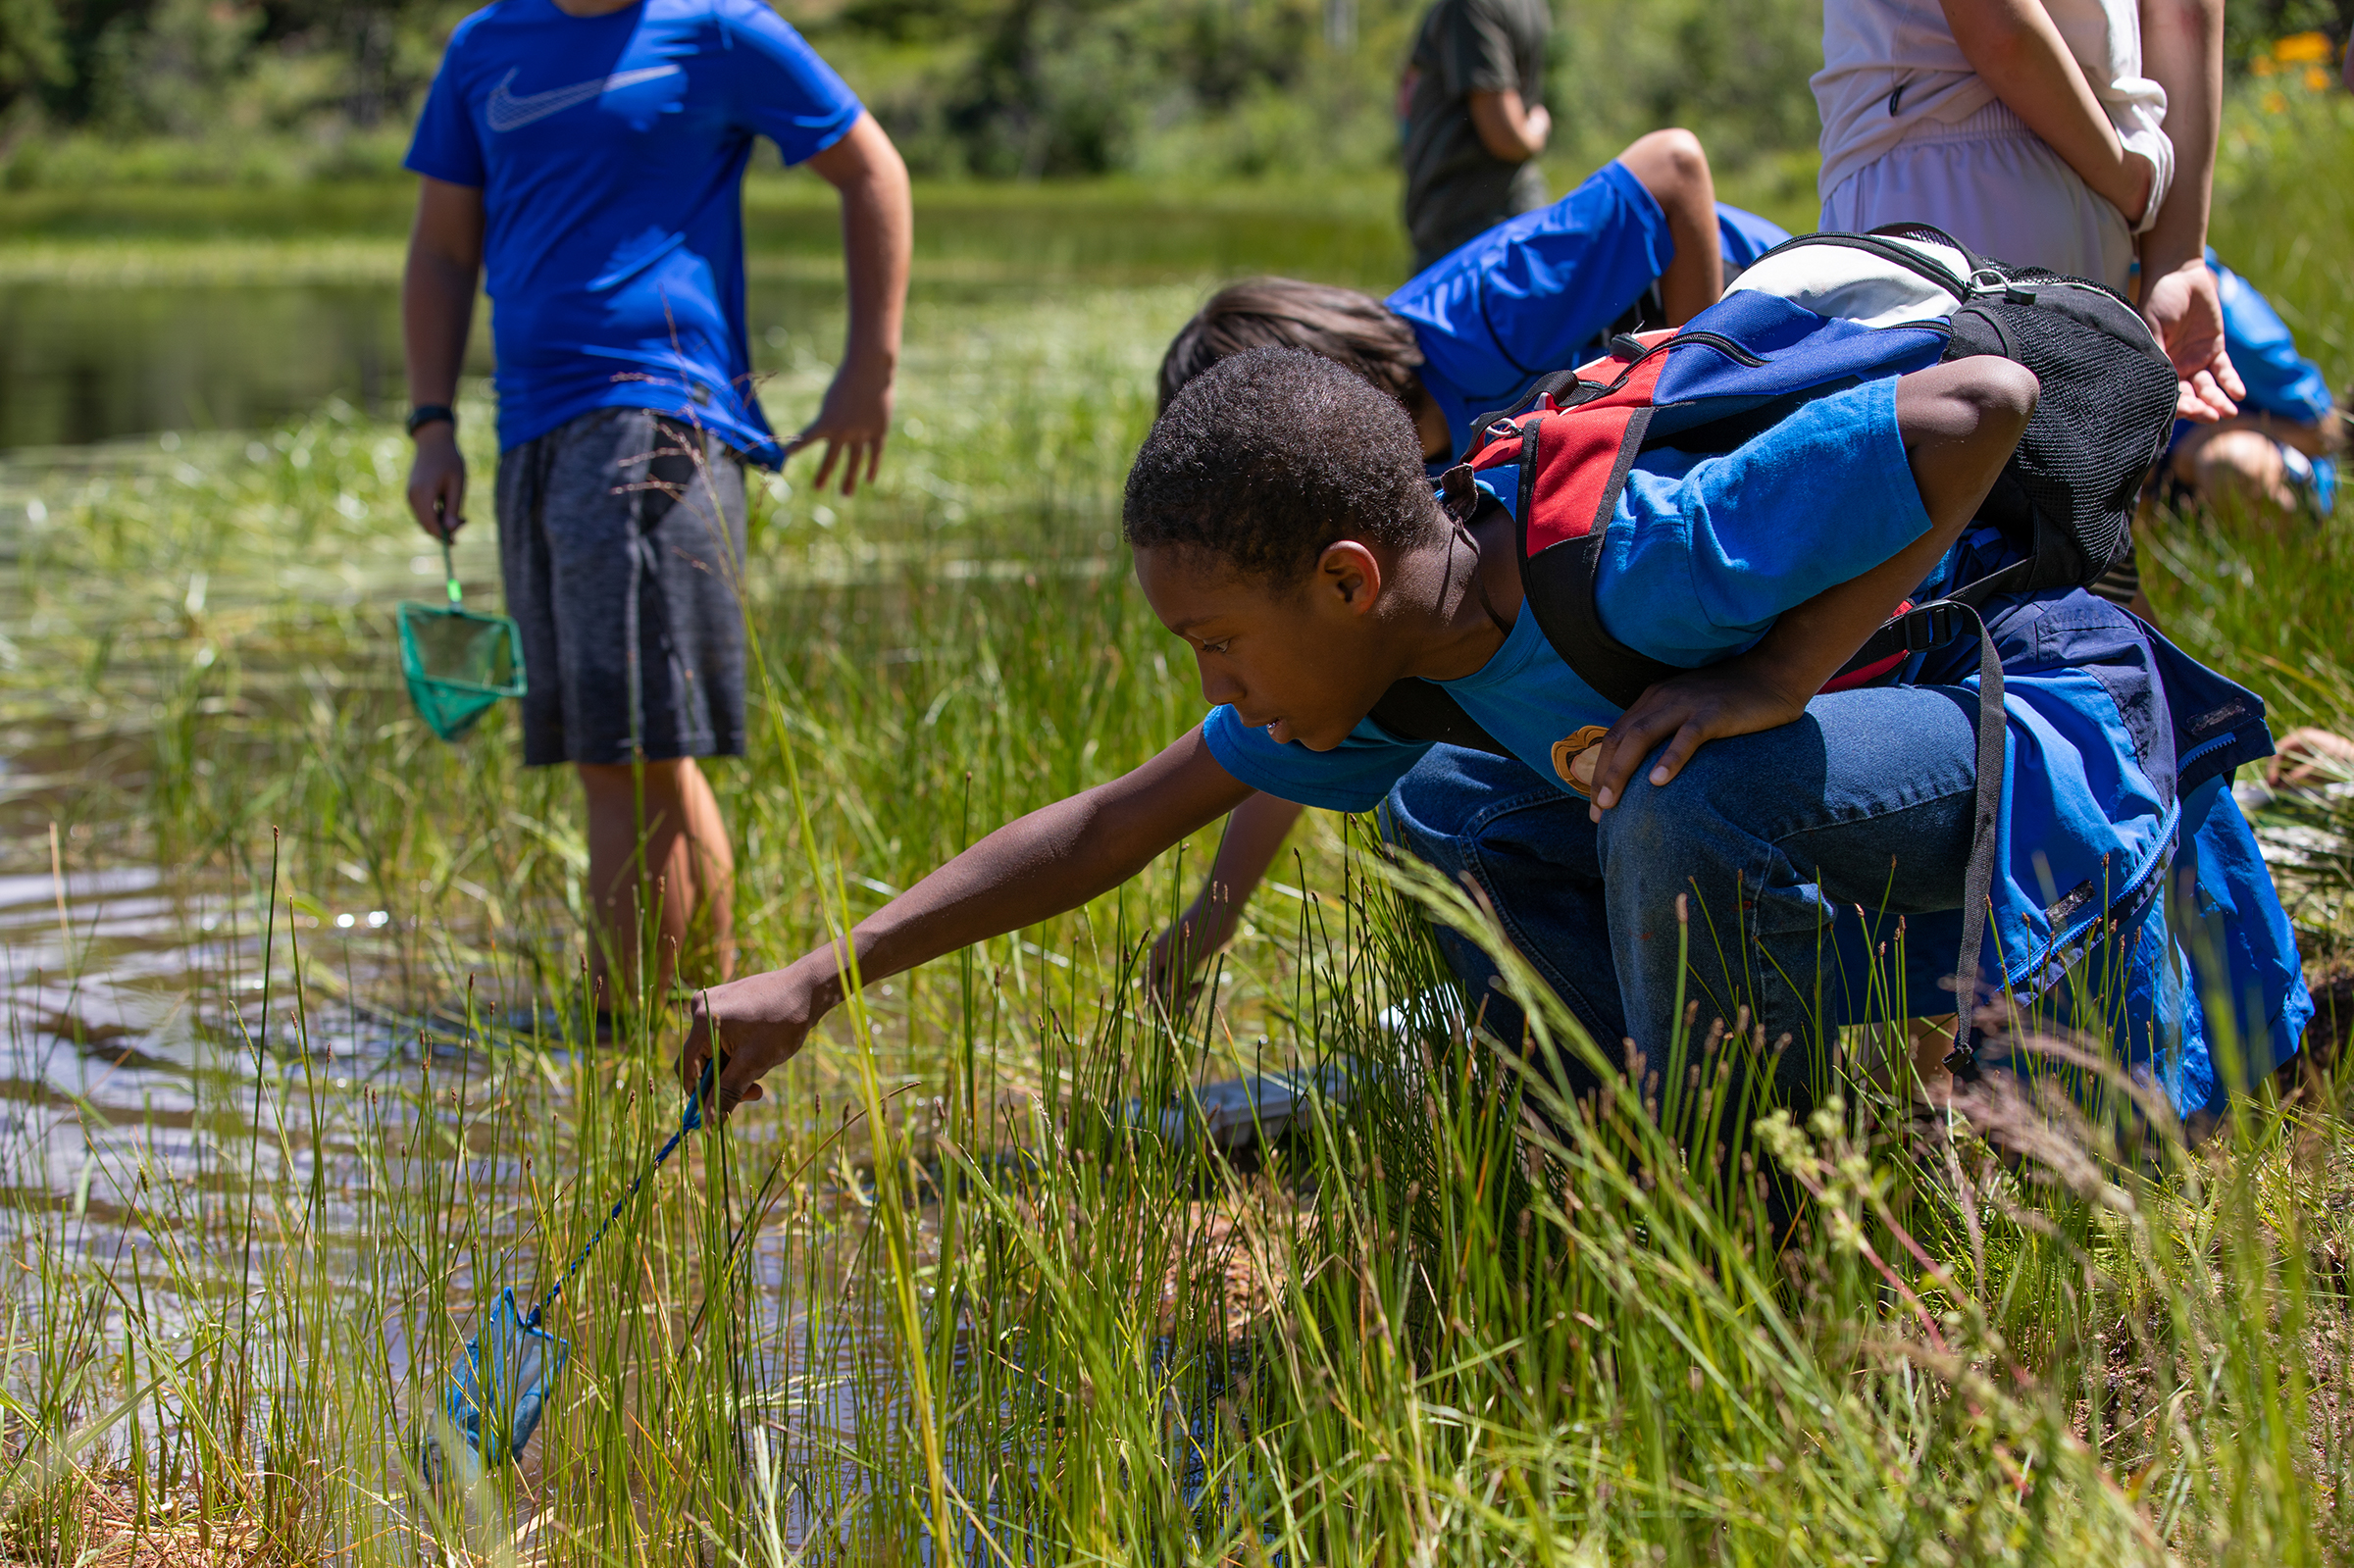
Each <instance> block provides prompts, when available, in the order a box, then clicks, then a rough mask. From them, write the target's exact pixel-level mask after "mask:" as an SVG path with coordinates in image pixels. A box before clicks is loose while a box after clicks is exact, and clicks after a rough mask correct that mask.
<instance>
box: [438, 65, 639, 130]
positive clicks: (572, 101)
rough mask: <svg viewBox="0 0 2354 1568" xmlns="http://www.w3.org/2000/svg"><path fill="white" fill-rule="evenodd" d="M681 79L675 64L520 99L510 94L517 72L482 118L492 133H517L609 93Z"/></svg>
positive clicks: (505, 79) (493, 96) (492, 96)
mask: <svg viewBox="0 0 2354 1568" xmlns="http://www.w3.org/2000/svg"><path fill="white" fill-rule="evenodd" d="M679 75H682V71H681V68H680V67H679V66H678V64H677V63H676V62H673V63H672V64H670V65H666V66H646V67H643V68H642V69H640V70H637V71H617V72H615V73H614V74H613V75H612V76H600V77H598V78H597V79H596V80H594V81H576V82H574V83H573V84H572V85H571V86H569V87H550V88H549V89H548V90H547V91H545V92H533V93H525V94H524V95H523V96H521V97H517V96H516V95H515V94H514V93H511V92H509V91H508V90H507V88H508V87H509V86H511V85H512V84H513V83H514V80H515V77H516V76H517V73H516V72H513V71H510V72H508V73H507V74H506V76H504V77H503V78H502V79H501V80H500V81H499V84H498V85H497V86H495V87H493V88H491V89H490V101H489V103H487V104H486V105H485V106H484V109H483V118H484V119H485V120H486V121H488V122H489V123H490V128H491V129H492V130H517V129H520V128H522V127H523V126H528V125H530V124H531V123H532V122H533V121H535V120H545V119H546V118H547V117H548V116H549V115H560V114H562V113H563V112H564V111H565V110H567V109H575V108H578V107H579V106H580V105H582V104H585V103H588V102H589V101H591V100H592V99H596V98H601V97H603V96H604V95H605V94H606V93H608V92H619V91H620V90H621V89H622V88H624V87H635V86H637V85H638V84H639V83H640V82H641V81H659V80H661V79H662V78H663V77H664V76H679Z"/></svg>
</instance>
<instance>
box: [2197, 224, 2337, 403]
mask: <svg viewBox="0 0 2354 1568" xmlns="http://www.w3.org/2000/svg"><path fill="white" fill-rule="evenodd" d="M2207 265H2208V267H2209V268H2210V269H2211V270H2213V272H2214V273H2215V281H2216V288H2217V291H2218V292H2219V293H2220V294H2221V295H2222V297H2223V304H2224V347H2225V348H2226V350H2228V351H2229V353H2230V355H2231V365H2232V368H2233V369H2235V370H2237V371H2238V372H2239V375H2240V379H2242V380H2244V381H2246V382H2247V383H2248V395H2247V396H2246V397H2245V398H2243V399H2241V402H2242V403H2243V404H2244V405H2245V406H2247V407H2250V408H2253V409H2255V410H2256V411H2257V412H2258V413H2262V414H2270V415H2272V416H2273V417H2274V418H2275V419H2284V420H2293V421H2295V422H2296V423H2297V424H2299V425H2319V424H2320V423H2321V422H2322V421H2323V420H2325V419H2327V418H2328V417H2329V409H2330V401H2329V381H2328V378H2327V377H2325V376H2323V375H2322V368H2321V367H2320V366H2319V365H2316V364H2315V363H2314V362H2313V361H2311V360H2309V359H2307V358H2306V357H2305V356H2304V355H2302V354H2300V353H2298V352H2297V344H2296V339H2295V338H2293V337H2292V336H2290V335H2289V330H2288V324H2287V323H2286V322H2284V321H2282V320H2281V319H2280V314H2279V312H2277V311H2276V310H2274V309H2273V305H2272V301H2270V300H2268V299H2266V298H2265V297H2264V296H2263V295H2262V294H2260V293H2258V292H2257V291H2256V289H2255V286H2254V285H2253V284H2251V283H2250V282H2249V281H2248V280H2247V279H2246V278H2242V277H2240V276H2239V275H2238V274H2237V273H2235V272H2233V271H2232V270H2231V269H2230V268H2228V267H2226V266H2225V265H2224V264H2223V263H2222V262H2220V261H2218V260H2216V257H2215V252H2214V251H2212V250H2210V251H2209V252H2208V253H2207Z"/></svg>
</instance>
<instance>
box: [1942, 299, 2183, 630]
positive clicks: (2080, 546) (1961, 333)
mask: <svg viewBox="0 0 2354 1568" xmlns="http://www.w3.org/2000/svg"><path fill="white" fill-rule="evenodd" d="M2005 271H2006V272H2009V273H2011V275H2012V278H2011V281H2010V284H2009V286H2008V287H2007V288H2005V289H2004V290H2003V291H2002V292H2000V293H1993V294H1983V295H1979V296H1977V297H1975V298H1973V299H1972V300H1971V301H1970V303H1969V304H1968V305H1965V306H1964V307H1962V308H1961V309H1960V310H1958V311H1956V312H1955V313H1954V316H1953V325H1954V341H1953V346H1952V347H1951V348H1950V349H1949V350H1948V351H1947V358H1949V359H1959V358H1961V357H1963V356H1965V355H1969V354H2001V355H2004V356H2006V357H2007V358H2010V359H2014V360H2017V361H2018V362H2019V363H2020V364H2021V365H2024V366H2025V367H2026V368H2027V369H2028V370H2031V371H2033V372H2034V373H2035V378H2036V379H2037V380H2038V381H2039V382H2040V383H2041V385H2042V391H2041V395H2040V396H2039V397H2038V399H2037V401H2036V404H2035V414H2034V417H2033V418H2032V419H2030V420H2029V421H2028V422H2027V429H2026V433H2025V434H2024V435H2022V436H2021V438H2020V443H2019V450H2018V452H2017V453H2016V454H2014V456H2013V457H2012V459H2011V462H2010V464H2009V465H2008V466H2007V467H2006V468H2005V470H2004V474H2003V481H2002V482H2001V483H2000V484H1998V486H1997V493H1996V494H1995V495H1993V496H1990V497H1989V498H1988V499H1989V504H1988V506H1987V508H1986V509H1985V511H1986V516H1987V520H1988V521H1990V522H1993V523H1996V524H1998V525H2000V526H2001V527H2003V528H2004V529H2005V531H2008V532H2011V533H2012V534H2013V536H2014V538H2015V539H2016V540H2017V542H2018V543H2019V544H2021V546H2022V547H2024V548H2026V549H2029V550H2032V551H2033V552H2034V553H2035V555H2036V557H2037V562H2038V566H2037V570H2036V573H2035V580H2034V583H2033V585H2034V586H2037V587H2046V586H2062V585H2072V584H2073V585H2080V584H2083V583H2087V582H2093V581H2094V580H2095V579H2097V578H2099V577H2100V575H2101V574H2102V573H2103V572H2105V571H2107V570H2108V569H2109V568H2110V567H2111V566H2113V565H2115V564H2116V563H2117V562H2118V561H2120V560H2122V559H2123V558H2124V555H2125V552H2126V549H2127V547H2128V546H2129V544H2130V542H2131V539H2132V526H2133V507H2134V503H2135V501H2136V499H2137V498H2138V496H2139V495H2140V492H2141V486H2142V482H2143V481H2144V480H2146V479H2147V478H2148V477H2149V472H2150V468H2151V466H2152V465H2153V464H2155V463H2156V462H2157V461H2158V457H2159V454H2160V453H2161V452H2163V451H2164V450H2165V445H2166V437H2167V434H2168V432H2169V431H2170V430H2172V429H2173V427H2174V417H2175V373H2174V367H2173V366H2172V365H2170V364H2169V363H2168V362H2167V359H2166V356H2165V354H2164V353H2163V352H2161V351H2160V350H2159V348H2158V345H2157V342H2156V339H2154V338H2153V337H2152V336H2151V334H2150V330H2149V329H2148V327H2146V326H2145V325H2143V323H2142V321H2141V318H2140V317H2139V316H2137V315H2135V314H2134V312H2133V310H2132V307H2130V306H2129V305H2127V304H2126V303H2125V302H2124V299H2123V298H2121V297H2120V296H2118V295H2116V294H2114V293H2112V292H2111V291H2109V290H2108V289H2105V288H2102V287H2101V286H2100V285H2098V284H2097V283H2088V282H2084V281H2082V280H2080V279H2074V278H2057V277H2055V276H2054V275H2052V274H2049V273H2043V272H2040V271H2037V270H2030V269H2026V268H2019V269H2005Z"/></svg>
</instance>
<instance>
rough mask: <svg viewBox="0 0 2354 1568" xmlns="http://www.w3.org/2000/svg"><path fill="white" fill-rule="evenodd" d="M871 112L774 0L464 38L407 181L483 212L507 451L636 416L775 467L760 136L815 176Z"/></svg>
mask: <svg viewBox="0 0 2354 1568" xmlns="http://www.w3.org/2000/svg"><path fill="white" fill-rule="evenodd" d="M859 113H860V109H859V103H858V100H857V98H856V97H855V96H853V95H852V93H851V92H850V89H849V88H848V87H847V86H845V85H844V83H843V80H842V78H841V77H840V76H836V75H835V74H834V72H833V70H832V69H831V68H830V67H828V66H827V65H826V63H825V62H824V61H822V60H820V59H819V58H818V57H817V55H816V54H815V53H814V52H813V51H811V49H810V48H809V46H808V45H807V44H806V43H804V42H802V40H801V36H800V34H799V33H797V32H795V31H793V28H792V27H790V26H788V25H786V24H785V22H784V21H783V19H781V18H780V17H778V16H777V14H776V13H775V12H773V11H771V10H770V9H769V8H768V7H767V6H765V5H763V4H761V3H760V0H642V3H641V4H639V5H636V6H632V7H629V8H628V9H626V10H622V11H616V12H613V13H611V14H609V15H606V16H601V17H570V16H566V15H565V14H564V13H563V12H561V11H559V10H557V9H556V7H555V5H554V4H553V3H552V0H497V3H496V4H494V5H491V6H489V7H487V8H486V9H485V10H482V11H478V12H476V13H475V14H474V15H473V16H471V17H468V18H467V19H466V20H465V21H464V22H462V23H460V24H458V27H457V30H456V31H455V32H453V33H452V34H451V35H450V40H449V49H448V51H447V53H445V54H444V55H443V56H442V59H441V69H440V72H439V74H438V75H437V76H435V78H434V85H433V90H432V92H431V93H429V94H428V95H427V97H426V102H425V112H424V114H423V115H422V116H420V117H419V120H418V123H417V137H416V140H415V142H414V143H413V144H412V145H411V146H410V148H409V157H408V167H409V168H410V169H411V170H413V171H415V172H416V173H418V174H420V175H425V176H428V177H432V178H435V179H440V180H446V181H448V182H449V183H451V184H453V185H472V186H476V187H479V188H480V189H481V190H482V192H483V209H484V215H485V220H486V228H485V232H484V237H483V253H484V261H485V265H486V271H487V275H488V276H487V279H486V286H487V288H488V291H489V295H490V298H491V301H492V305H493V310H492V315H491V331H492V336H493V339H494V342H495V345H496V348H497V352H498V375H497V380H496V385H497V388H498V436H499V444H500V445H501V446H502V447H511V446H515V445H518V444H520V443H521V442H524V441H528V440H530V439H532V438H533V437H534V436H537V435H543V434H545V433H546V432H547V431H549V430H554V429H555V428H556V427H557V426H559V425H562V424H563V423H565V422H566V421H567V420H571V419H574V418H576V417H578V416H579V415H581V414H585V413H587V412H588V411H589V410H591V409H595V408H603V407H610V406H614V405H621V406H626V407H633V408H652V409H660V410H662V411H663V412H665V413H669V414H675V415H678V416H680V417H682V418H686V419H691V420H694V421H696V422H698V423H700V424H701V425H703V426H704V427H706V428H707V429H709V430H713V431H715V432H717V433H718V434H719V435H720V436H721V437H723V438H724V439H725V440H727V441H728V442H729V444H731V445H733V446H735V447H737V448H738V449H739V450H741V451H743V452H744V453H746V454H748V455H749V456H751V457H752V458H754V459H755V460H757V461H760V462H763V463H772V464H773V463H775V462H777V461H779V460H780V458H781V457H782V455H783V454H782V453H781V452H780V450H779V448H778V446H777V441H776V437H775V435H774V434H773V433H771V431H770V430H769V428H768V421H767V419H766V418H765V417H764V416H763V415H762V414H761V412H760V405H759V402H758V400H757V399H756V398H755V397H754V396H753V395H752V384H751V355H750V352H749V350H748V348H747V346H746V344H745V341H744V329H743V206H742V179H743V170H744V164H745V162H746V160H747V159H748V158H749V157H750V155H751V150H752V138H753V137H754V136H767V137H768V138H769V139H770V140H772V141H774V142H775V143H776V144H777V148H778V150H779V151H780V152H781V153H783V154H784V158H785V161H786V162H787V163H789V164H793V163H799V162H801V161H802V160H803V159H806V158H809V157H811V156H813V155H815V154H817V153H820V152H823V151H825V149H826V148H828V147H830V146H832V145H833V144H834V143H835V142H836V141H838V140H840V139H841V138H842V136H843V135H844V133H845V132H847V131H848V130H849V128H850V126H852V125H853V124H855V123H856V122H857V119H858V116H859Z"/></svg>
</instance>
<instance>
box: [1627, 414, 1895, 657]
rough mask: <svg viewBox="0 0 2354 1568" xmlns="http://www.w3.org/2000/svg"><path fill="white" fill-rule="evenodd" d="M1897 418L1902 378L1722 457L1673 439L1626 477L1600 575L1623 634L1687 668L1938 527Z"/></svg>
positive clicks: (1741, 642) (1731, 650) (1786, 423)
mask: <svg viewBox="0 0 2354 1568" xmlns="http://www.w3.org/2000/svg"><path fill="white" fill-rule="evenodd" d="M1928 528H1929V516H1928V513H1927V512H1926V511H1925V510H1923V508H1922V507H1921V504H1920V489H1919V485H1917V484H1916V483H1915V482H1914V480H1913V468H1912V465H1911V463H1910V462H1908V461H1907V459H1906V457H1905V442H1904V436H1903V434H1902V433H1901V432H1900V431H1899V430H1898V428H1897V423H1896V379H1895V378H1894V377H1887V378H1884V379H1879V380H1875V381H1867V382H1865V383H1864V384H1863V385H1861V386H1855V387H1850V388H1849V389H1848V390H1846V391H1843V392H1836V393H1833V394H1832V395H1830V396H1828V397H1823V398H1817V400H1816V401H1814V402H1812V403H1810V404H1808V405H1807V406H1806V407H1805V408H1803V409H1801V410H1800V411H1799V412H1798V413H1796V414H1793V415H1792V416H1790V418H1788V419H1786V420H1783V421H1782V422H1781V423H1780V424H1778V425H1775V426H1774V427H1772V428H1771V429H1770V430H1766V431H1765V432H1764V433H1763V434H1761V435H1758V436H1756V437H1754V438H1753V439H1751V440H1749V441H1748V442H1746V443H1744V444H1743V445H1741V446H1740V447H1738V448H1736V449H1734V450H1733V451H1731V452H1727V453H1724V454H1722V455H1720V456H1712V457H1701V458H1694V457H1692V456H1690V455H1688V454H1686V453H1681V452H1677V451H1674V450H1673V449H1671V448H1663V449H1661V450H1658V451H1655V452H1652V453H1649V454H1647V455H1645V456H1644V457H1642V458H1641V459H1639V460H1638V461H1637V463H1636V465H1635V468H1634V471H1633V472H1632V473H1631V474H1629V475H1628V476H1627V483H1626V488H1625V490H1624V491H1623V492H1621V494H1620V495H1619V498H1618V505H1617V510H1616V513H1615V514H1614V515H1613V516H1612V520H1611V526H1610V531H1609V533H1608V534H1607V535H1606V537H1605V540H1604V544H1603V556H1602V562H1601V566H1600V570H1599V571H1598V573H1597V575H1596V579H1595V585H1594V594H1595V601H1596V606H1597V608H1598V609H1599V610H1600V612H1601V615H1602V624H1603V626H1604V628H1605V629H1607V630H1608V631H1609V632H1610V633H1611V634H1612V636H1614V637H1616V638H1617V639H1618V640H1619V641H1621V642H1624V643H1626V644H1627V645H1628V646H1629V647H1632V648H1635V649H1637V650H1638V651H1640V652H1643V653H1647V654H1650V655H1651V656H1652V657H1653V658H1655V659H1663V660H1665V661H1666V662H1668V663H1669V664H1676V665H1682V666H1684V667H1686V668H1691V667H1696V666H1699V665H1703V664H1707V663H1710V662H1711V661H1713V660H1716V659H1721V658H1726V657H1728V656H1730V655H1732V654H1735V653H1738V652H1740V651H1742V650H1743V649H1745V648H1747V647H1749V646H1750V645H1751V644H1752V643H1754V642H1756V641H1757V639H1758V638H1759V637H1761V636H1763V635H1765V634H1766V630H1767V629H1768V628H1769V627H1771V626H1772V625H1773V622H1774V618H1775V617H1776V616H1779V615H1780V614H1781V613H1782V612H1783V611H1784V610H1787V609H1789V608H1790V607H1791V606H1793V605H1797V604H1803V603H1805V602H1806V601H1807V600H1809V599H1811V598H1813V597H1814V596H1815V595H1816V594H1817V593H1820V592H1821V591H1822V590H1823V589H1825V588H1828V587H1833V586H1836V585H1837V584H1839V583H1841V582H1849V581H1851V580H1853V579H1855V578H1858V577H1861V576H1863V575H1864V574H1865V573H1867V572H1868V571H1870V570H1871V569H1872V568H1873V567H1876V566H1878V565H1880V564H1881V563H1882V562H1884V561H1886V560H1888V558H1889V557H1891V556H1893V555H1895V554H1896V553H1897V552H1898V551H1899V550H1902V549H1903V548H1904V547H1905V546H1906V545H1908V544H1911V543H1912V542H1913V541H1914V540H1916V539H1918V538H1919V537H1920V536H1921V535H1922V534H1923V533H1925V532H1927V531H1928Z"/></svg>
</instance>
